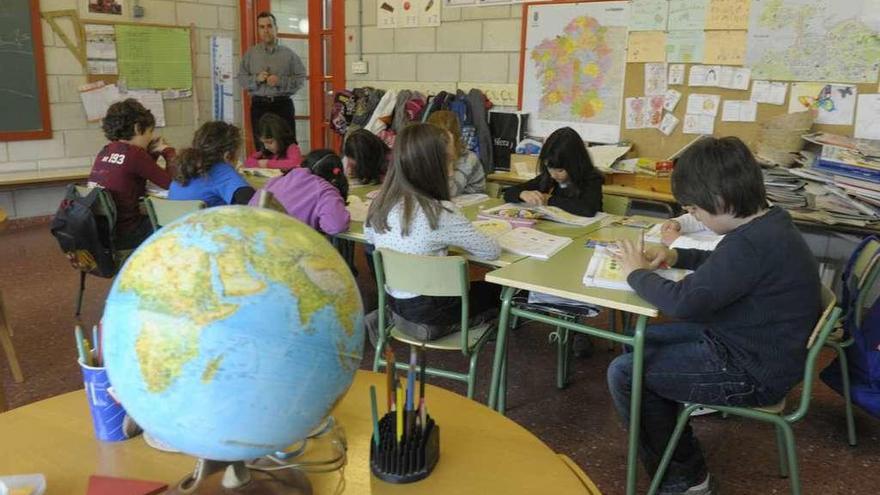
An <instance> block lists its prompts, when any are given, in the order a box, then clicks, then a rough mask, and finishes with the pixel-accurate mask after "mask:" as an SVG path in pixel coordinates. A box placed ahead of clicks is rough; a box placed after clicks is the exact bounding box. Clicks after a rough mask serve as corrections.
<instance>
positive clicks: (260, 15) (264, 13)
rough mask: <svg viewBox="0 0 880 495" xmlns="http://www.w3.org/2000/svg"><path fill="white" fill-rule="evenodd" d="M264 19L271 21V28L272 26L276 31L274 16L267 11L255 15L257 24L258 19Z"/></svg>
mask: <svg viewBox="0 0 880 495" xmlns="http://www.w3.org/2000/svg"><path fill="white" fill-rule="evenodd" d="M264 17H268V18H270V19H272V26H274V27H275V29H278V20H277V19H275V14H273V13H271V12H269V11H268V10H264V11H262V12H260V13H259V14H257V22H258V23H259V22H260V19H262V18H264Z"/></svg>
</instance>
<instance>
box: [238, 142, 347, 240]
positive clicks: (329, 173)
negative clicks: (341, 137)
mask: <svg viewBox="0 0 880 495" xmlns="http://www.w3.org/2000/svg"><path fill="white" fill-rule="evenodd" d="M263 188H264V189H266V190H267V191H269V192H271V193H272V195H273V196H275V199H277V200H278V202H279V203H281V204H282V205H283V206H284V209H285V210H287V214H288V215H290V216H292V217H294V218H296V219H298V220H300V221H301V222H303V223H306V224H308V225H309V226H310V227H312V228H313V229H315V230H317V231H319V232H323V233H325V234H328V235H336V234H339V233H340V232H345V231H346V230H348V222H349V220H350V219H351V215H350V214H349V213H348V209H347V208H346V207H345V204H346V200H345V198H347V197H348V180H347V179H346V178H345V173H344V172H343V170H342V160H341V159H340V158H339V156H338V155H337V154H336V153H334V152H332V151H330V150H315V151H312V152H311V153H309V154H308V155H306V158H305V160H303V163H302V167H301V168H295V169H293V170H291V171H289V172H287V174H285V175H283V176H281V177H276V178H274V179H272V180H270V181H269V182H267V183H266V185H265V186H264V187H263ZM258 197H259V194H255V195H254V197H253V198H252V199H251V202H250V204H251V206H256V205H257V198H258Z"/></svg>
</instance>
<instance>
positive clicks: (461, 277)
mask: <svg viewBox="0 0 880 495" xmlns="http://www.w3.org/2000/svg"><path fill="white" fill-rule="evenodd" d="M373 264H374V266H375V268H376V286H377V288H378V294H379V306H378V311H379V339H378V341H377V342H376V355H375V358H374V359H373V371H378V370H379V367H380V366H387V363H386V362H385V360H384V359H383V358H382V350H383V349H385V344H386V342H388V339H389V338H394V339H395V340H397V341H400V342H404V343H407V344H410V345H414V346H424V347H426V348H428V349H438V350H457V351H460V352H461V353H462V354H463V355H464V356H465V357H467V358H468V359H469V366H468V371H467V373H461V372H456V371H450V370H445V369H440V368H433V367H428V368H426V369H425V373H426V374H428V375H431V376H439V377H442V378H449V379H452V380H458V381H461V382H464V383H466V384H467V397H468V399H473V398H474V388H475V384H476V373H477V359H478V358H479V355H480V350H481V349H482V348H483V346H484V345H485V344H486V342H488V341H489V338H490V337H491V336H492V335H493V334H494V332H495V331H496V328H497V326H496V325H494V324H493V322H491V321H489V322H485V323H482V324H480V325H477V326H475V327H473V328H471V326H470V321H469V318H468V314H469V313H468V309H469V304H468V292H469V289H470V280H469V278H468V264H467V260H465V258H463V257H461V256H420V255H414V254H405V253H400V252H397V251H392V250H390V249H384V248H381V249H376V250H375V251H374V252H373ZM386 287H387V288H392V289H395V290H400V291H405V292H411V293H415V294H419V295H424V296H447V297H454V296H458V297H461V322H460V324H459V325H460V327H461V330H460V331H459V332H455V333H453V334H451V335H447V336H445V337H441V338H439V339H436V340H430V341H427V342H422V341H419V340H418V339H415V338H413V337H409V336H408V335H406V334H403V333H402V332H400V331H399V330H397V329H396V328H395V327H394V326H393V324H390V322H386V321H385V320H386V314H390V312H388V313H386V303H387V298H388V296H387V294H386V293H385V288H386ZM395 367H396V368H398V369H402V370H405V369H407V365H406V364H405V363H396V365H395Z"/></svg>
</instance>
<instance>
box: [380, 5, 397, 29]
mask: <svg viewBox="0 0 880 495" xmlns="http://www.w3.org/2000/svg"><path fill="white" fill-rule="evenodd" d="M399 8H400V0H378V1H377V2H376V27H377V28H379V29H394V28H395V27H397V21H398V18H399V17H400V13H398V9H399Z"/></svg>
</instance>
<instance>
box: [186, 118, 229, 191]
mask: <svg viewBox="0 0 880 495" xmlns="http://www.w3.org/2000/svg"><path fill="white" fill-rule="evenodd" d="M239 147H241V131H240V130H239V129H238V127H236V126H234V125H232V124H227V123H226V122H223V121H221V120H215V121H213V122H206V123H204V124H202V126H201V127H199V129H198V130H197V131H196V133H195V134H194V135H193V140H192V146H191V147H189V148H185V149H184V150H183V151H181V152H180V154H179V155H177V160H176V162H177V176H176V177H175V178H174V180H176V181H177V182H179V183H181V184H182V185H184V186H185V185H187V184H189V180H190V179H193V178H195V177H198V176H200V175H205V174H207V173H208V170H210V169H211V167H212V166H214V164H215V163H219V162H222V161H224V160H225V159H226V158H225V157H226V155H227V154H230V155H234V154H236V153H237V152H238V149H239Z"/></svg>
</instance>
